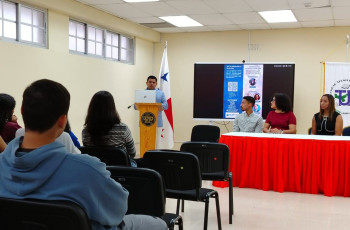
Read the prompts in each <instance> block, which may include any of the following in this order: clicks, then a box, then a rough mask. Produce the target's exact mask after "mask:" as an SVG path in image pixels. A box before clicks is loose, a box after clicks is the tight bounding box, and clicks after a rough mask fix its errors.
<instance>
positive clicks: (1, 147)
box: [0, 136, 7, 153]
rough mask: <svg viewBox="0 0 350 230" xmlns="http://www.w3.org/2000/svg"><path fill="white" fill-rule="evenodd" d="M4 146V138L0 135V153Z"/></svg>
mask: <svg viewBox="0 0 350 230" xmlns="http://www.w3.org/2000/svg"><path fill="white" fill-rule="evenodd" d="M6 146H7V145H6V143H5V141H4V139H2V137H1V136H0V153H2V152H3V151H4V150H5V148H6Z"/></svg>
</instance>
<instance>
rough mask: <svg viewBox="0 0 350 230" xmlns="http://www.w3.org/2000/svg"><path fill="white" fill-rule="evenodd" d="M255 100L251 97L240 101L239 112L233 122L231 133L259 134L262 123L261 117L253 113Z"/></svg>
mask: <svg viewBox="0 0 350 230" xmlns="http://www.w3.org/2000/svg"><path fill="white" fill-rule="evenodd" d="M254 105H255V100H254V98H253V97H251V96H245V97H243V99H242V103H241V110H242V111H243V113H241V114H238V115H237V116H236V118H235V120H234V121H233V132H250V133H261V132H262V127H263V124H264V121H263V119H262V117H261V116H259V115H257V114H255V113H254V112H253V106H254Z"/></svg>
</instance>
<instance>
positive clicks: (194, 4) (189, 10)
mask: <svg viewBox="0 0 350 230" xmlns="http://www.w3.org/2000/svg"><path fill="white" fill-rule="evenodd" d="M167 4H169V5H170V6H172V7H174V8H176V9H178V10H180V11H182V12H183V13H184V14H215V13H218V12H217V11H215V10H214V9H212V8H211V7H209V5H207V4H205V3H204V2H203V1H199V0H187V1H174V0H173V1H168V2H167Z"/></svg>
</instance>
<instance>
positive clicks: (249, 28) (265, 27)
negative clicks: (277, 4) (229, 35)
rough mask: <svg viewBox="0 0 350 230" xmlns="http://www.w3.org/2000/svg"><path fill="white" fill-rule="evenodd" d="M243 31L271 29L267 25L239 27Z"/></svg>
mask: <svg viewBox="0 0 350 230" xmlns="http://www.w3.org/2000/svg"><path fill="white" fill-rule="evenodd" d="M238 26H239V27H240V28H242V29H243V30H267V29H271V28H270V27H269V25H268V24H267V23H263V24H244V25H238Z"/></svg>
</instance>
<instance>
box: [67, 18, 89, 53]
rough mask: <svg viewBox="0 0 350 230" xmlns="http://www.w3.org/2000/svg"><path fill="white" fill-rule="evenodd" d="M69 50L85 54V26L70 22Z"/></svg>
mask: <svg viewBox="0 0 350 230" xmlns="http://www.w3.org/2000/svg"><path fill="white" fill-rule="evenodd" d="M69 50H73V51H77V52H80V53H85V25H84V24H83V23H79V22H75V21H69Z"/></svg>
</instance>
